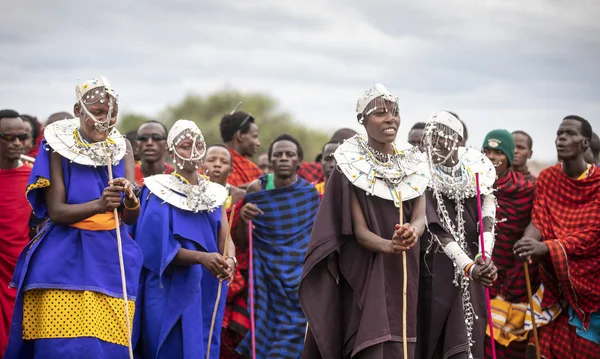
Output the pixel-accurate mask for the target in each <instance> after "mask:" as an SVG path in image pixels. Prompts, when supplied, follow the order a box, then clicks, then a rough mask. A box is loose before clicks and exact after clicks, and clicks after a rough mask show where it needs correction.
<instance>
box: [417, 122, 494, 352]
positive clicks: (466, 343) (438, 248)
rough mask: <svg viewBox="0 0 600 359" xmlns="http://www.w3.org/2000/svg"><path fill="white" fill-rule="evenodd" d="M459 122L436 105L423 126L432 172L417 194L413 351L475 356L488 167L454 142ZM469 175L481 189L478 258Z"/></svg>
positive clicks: (489, 241)
mask: <svg viewBox="0 0 600 359" xmlns="http://www.w3.org/2000/svg"><path fill="white" fill-rule="evenodd" d="M463 134H464V130H463V125H462V123H461V122H460V121H459V120H458V117H456V116H455V115H454V114H453V113H450V112H447V111H440V112H438V113H436V114H435V115H434V117H433V118H432V120H431V121H430V122H428V123H427V125H426V127H425V135H424V144H425V145H426V149H427V156H428V160H429V165H430V171H431V174H432V180H431V183H430V189H428V190H427V191H426V193H425V198H426V203H427V205H426V207H427V210H426V213H427V228H428V231H426V232H425V234H424V235H423V237H422V238H421V242H420V249H421V253H420V256H421V261H420V262H421V271H420V282H419V300H418V302H419V304H418V316H417V318H418V320H417V322H418V341H417V357H418V358H420V359H448V358H452V359H462V358H464V359H466V358H475V359H483V354H484V353H483V348H484V345H483V344H484V340H485V338H486V336H485V328H486V325H487V315H486V306H485V291H484V287H483V286H488V287H489V286H491V285H492V283H493V280H494V278H495V277H496V268H495V266H494V265H493V263H492V262H491V259H490V258H491V255H490V253H491V252H492V248H493V238H494V237H493V232H492V227H493V220H494V218H495V209H496V201H495V198H494V195H493V194H492V185H493V184H494V181H495V178H496V173H495V170H494V166H493V165H492V163H491V162H490V161H489V160H488V159H487V158H486V157H485V155H483V154H482V153H481V152H480V151H476V150H473V149H467V148H464V147H460V146H461V145H462V144H463V143H464V140H463V137H464V135H463ZM475 173H480V185H479V186H480V189H481V193H482V194H483V199H482V202H483V217H484V218H483V225H484V239H485V241H486V243H485V252H486V255H487V258H486V260H485V261H484V260H483V259H482V257H481V255H480V254H479V253H480V252H481V250H480V246H479V214H478V209H477V206H478V204H477V191H476V187H475V186H476V181H475Z"/></svg>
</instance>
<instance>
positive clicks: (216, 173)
mask: <svg viewBox="0 0 600 359" xmlns="http://www.w3.org/2000/svg"><path fill="white" fill-rule="evenodd" d="M202 171H203V173H204V174H206V175H207V176H208V177H209V178H210V180H211V181H212V182H215V183H218V184H220V185H222V186H224V187H226V188H227V189H228V191H229V197H228V199H227V201H226V202H225V207H226V209H227V218H231V217H230V214H231V211H232V210H233V209H234V207H233V205H235V213H234V216H233V223H231V228H232V229H233V228H236V227H237V224H238V221H239V217H240V216H239V214H240V212H241V209H242V205H243V200H244V197H245V196H246V191H244V190H242V189H239V188H237V187H234V186H232V185H231V184H229V183H227V179H228V178H229V176H230V174H231V171H232V167H231V154H230V153H229V150H228V149H227V147H226V146H225V145H221V144H217V145H213V146H211V147H209V148H208V150H207V151H206V159H205V160H204V163H203V164H202ZM231 236H232V239H233V242H234V243H235V244H236V246H238V243H239V241H238V240H237V237H236V233H235V230H232V233H231ZM236 252H237V253H236V255H237V257H236V258H237V260H238V265H237V266H236V267H235V272H234V274H233V280H232V281H231V282H230V283H229V289H228V290H227V301H226V306H225V314H224V316H223V324H222V327H223V330H222V332H221V353H220V358H221V359H230V358H231V359H232V358H243V356H242V355H241V354H239V353H238V352H237V351H236V348H237V347H238V345H239V344H240V342H241V341H242V339H243V338H244V336H245V335H246V333H247V332H248V331H249V330H250V316H249V315H248V304H247V301H248V288H247V282H248V253H247V252H246V251H236Z"/></svg>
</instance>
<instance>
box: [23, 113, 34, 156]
mask: <svg viewBox="0 0 600 359" xmlns="http://www.w3.org/2000/svg"><path fill="white" fill-rule="evenodd" d="M23 126H25V132H27V134H29V138H27V139H26V140H25V141H23V153H24V154H27V153H29V151H31V149H32V148H33V128H31V123H29V122H28V121H23Z"/></svg>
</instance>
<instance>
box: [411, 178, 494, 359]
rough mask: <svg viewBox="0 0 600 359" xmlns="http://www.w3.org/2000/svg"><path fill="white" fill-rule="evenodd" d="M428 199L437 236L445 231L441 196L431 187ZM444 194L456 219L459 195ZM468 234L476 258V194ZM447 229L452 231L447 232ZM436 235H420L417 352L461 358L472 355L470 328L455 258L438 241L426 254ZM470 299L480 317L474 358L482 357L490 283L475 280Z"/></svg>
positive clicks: (470, 202)
mask: <svg viewBox="0 0 600 359" xmlns="http://www.w3.org/2000/svg"><path fill="white" fill-rule="evenodd" d="M425 196H426V199H427V207H426V213H427V223H428V226H429V230H430V231H431V232H432V233H434V234H436V235H437V236H440V235H443V234H444V233H445V231H444V229H443V227H442V220H441V219H440V218H439V216H438V213H437V201H436V200H435V198H434V196H433V193H432V192H431V190H427V192H425ZM443 198H444V203H445V205H446V209H447V210H448V214H449V216H450V218H452V220H453V222H454V223H455V224H456V209H455V204H454V201H451V200H449V199H447V198H446V197H443ZM464 209H465V212H464V214H463V219H464V220H465V232H466V240H467V243H468V246H469V249H470V252H471V253H467V255H469V257H471V259H473V258H474V256H475V254H477V253H478V252H479V245H478V243H479V229H478V215H477V198H476V197H472V198H469V199H467V200H466V201H465V203H464ZM446 235H448V234H446ZM430 240H431V236H430V234H429V232H428V231H425V234H424V235H423V236H421V239H420V241H421V243H420V249H421V252H420V258H421V271H420V281H419V304H418V333H419V334H418V341H417V357H418V358H420V359H438V358H439V359H442V358H443V359H447V358H452V359H458V358H467V357H468V356H467V348H468V343H467V330H466V325H465V317H464V312H463V307H462V294H461V290H460V286H459V287H457V286H455V285H454V265H453V263H452V261H451V260H450V258H448V256H447V255H446V253H444V252H443V250H442V249H441V248H438V245H437V244H435V243H434V244H433V246H432V247H431V251H430V252H429V253H427V254H425V253H426V249H427V247H428V246H429V242H430ZM470 293H471V304H472V305H473V309H474V310H475V314H476V315H477V317H478V319H476V320H475V323H474V325H473V332H472V333H473V340H474V341H475V343H474V344H473V346H472V347H471V353H472V354H473V357H474V358H475V359H482V358H483V344H484V340H485V339H486V338H487V337H486V334H485V327H486V325H487V314H486V307H485V289H484V287H483V286H482V285H480V284H478V283H475V282H473V281H471V282H470Z"/></svg>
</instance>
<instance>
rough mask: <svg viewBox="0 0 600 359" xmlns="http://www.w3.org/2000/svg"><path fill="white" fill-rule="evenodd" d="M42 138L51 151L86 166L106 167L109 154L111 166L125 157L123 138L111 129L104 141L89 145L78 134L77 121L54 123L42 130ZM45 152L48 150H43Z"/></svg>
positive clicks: (125, 149)
mask: <svg viewBox="0 0 600 359" xmlns="http://www.w3.org/2000/svg"><path fill="white" fill-rule="evenodd" d="M44 138H45V139H46V142H47V143H48V146H50V147H51V148H52V150H53V151H55V152H58V153H59V154H60V155H61V156H63V157H65V158H66V159H68V160H71V161H72V162H75V163H79V164H81V165H86V166H95V167H97V166H106V163H107V157H108V154H110V158H111V162H112V164H113V166H116V165H118V164H119V162H120V161H121V159H122V158H123V157H124V156H125V152H126V151H127V145H126V144H125V138H124V137H123V136H122V135H121V134H120V133H119V131H118V130H117V129H116V128H113V129H112V131H111V132H110V134H109V135H108V138H107V140H106V141H103V142H96V143H89V142H87V141H85V140H84V139H83V138H82V137H81V134H80V133H79V119H76V118H75V119H66V120H61V121H56V122H54V123H52V124H50V125H48V127H46V128H45V129H44ZM45 150H46V151H48V150H49V148H45Z"/></svg>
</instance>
